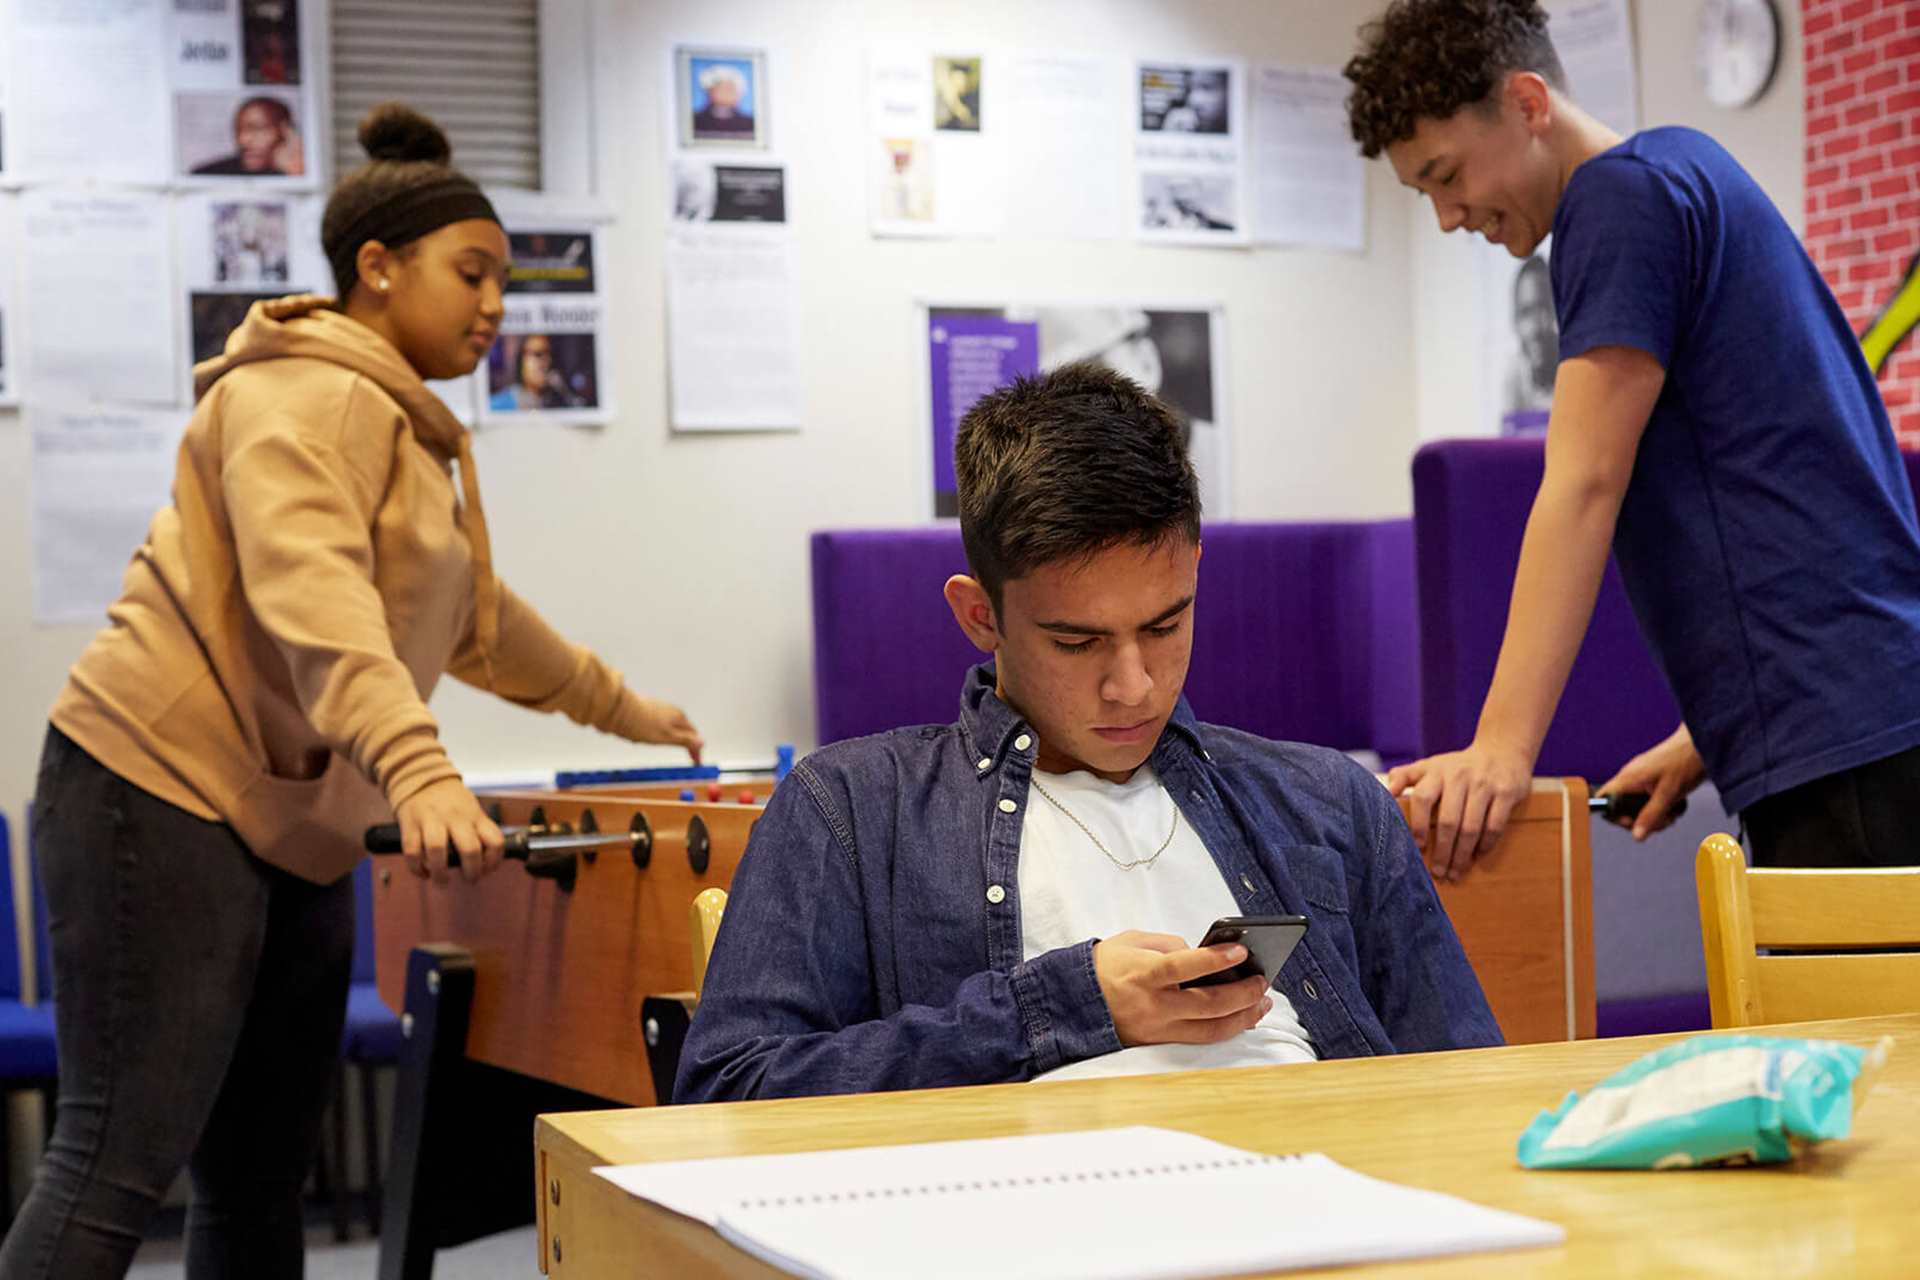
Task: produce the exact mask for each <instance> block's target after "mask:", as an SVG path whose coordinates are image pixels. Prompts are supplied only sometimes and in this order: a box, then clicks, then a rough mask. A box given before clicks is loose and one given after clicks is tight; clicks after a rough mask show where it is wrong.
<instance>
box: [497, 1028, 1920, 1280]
mask: <svg viewBox="0 0 1920 1280" xmlns="http://www.w3.org/2000/svg"><path fill="white" fill-rule="evenodd" d="M1766 1030H1767V1031H1768V1033H1769V1034H1772V1033H1778V1034H1782V1035H1796V1036H1821V1037H1830V1038H1834V1039H1841V1040H1846V1041H1850V1042H1853V1043H1856V1044H1863V1045H1864V1044H1869V1043H1871V1042H1873V1041H1874V1040H1876V1039H1878V1038H1879V1037H1880V1036H1883V1035H1891V1036H1892V1037H1894V1040H1895V1042H1896V1043H1895V1048H1894V1053H1893V1058H1892V1061H1891V1062H1890V1063H1889V1064H1888V1066H1887V1069H1886V1072H1885V1073H1884V1074H1883V1075H1882V1076H1881V1078H1880V1082H1879V1084H1878V1085H1877V1086H1876V1087H1875V1089H1874V1091H1873V1093H1872V1095H1871V1096H1870V1098H1869V1099H1868V1101H1867V1104H1866V1107H1865V1109H1864V1110H1863V1111H1862V1112H1861V1113H1860V1115H1859V1117H1858V1119H1857V1122H1856V1127H1855V1131H1854V1136H1853V1137H1852V1138H1850V1139H1848V1140H1847V1141H1844V1142H1838V1143H1829V1144H1826V1145H1825V1146H1823V1147H1820V1148H1817V1149H1816V1150H1815V1151H1814V1152H1813V1153H1812V1154H1811V1155H1809V1156H1807V1157H1805V1158H1803V1159H1802V1160H1800V1161H1799V1162H1798V1163H1797V1164H1794V1165H1787V1166H1772V1167H1767V1168H1757V1169H1725V1170H1708V1171H1694V1172H1668V1173H1629V1172H1585V1173H1569V1172H1555V1173H1549V1172H1532V1171H1528V1170H1524V1169H1521V1168H1520V1167H1519V1165H1518V1164H1517V1163H1516V1162H1515V1160H1514V1154H1513V1151H1514V1142H1515V1140H1516V1139H1517V1138H1518V1137H1519V1134H1520V1131H1521V1130H1522V1129H1523V1128H1525V1127H1526V1125H1527V1123H1528V1122H1529V1121H1530V1120H1532V1119H1533V1117H1534V1115H1535V1114H1537V1113H1538V1112H1539V1111H1540V1110H1541V1109H1542V1108H1545V1107H1549V1106H1552V1105H1555V1104H1557V1103H1558V1102H1559V1101H1560V1099H1561V1098H1562V1097H1563V1096H1564V1095H1565V1094H1566V1092H1567V1091H1568V1090H1569V1089H1571V1088H1579V1089H1581V1090H1585V1089H1586V1088H1588V1087H1589V1086H1591V1085H1592V1084H1594V1083H1595V1082H1596V1081H1598V1080H1599V1079H1601V1078H1602V1077H1603V1076H1605V1075H1607V1074H1609V1073H1610V1072H1612V1071H1613V1070H1615V1069H1616V1068H1618V1067H1620V1066H1622V1065H1624V1064H1626V1063H1627V1062H1630V1061H1632V1060H1633V1059H1634V1058H1637V1057H1639V1056H1640V1055H1641V1054H1643V1053H1646V1052H1647V1051H1649V1050H1651V1049H1654V1048H1657V1047H1659V1046H1661V1045H1663V1044H1667V1043H1670V1042H1672V1041H1674V1040H1677V1039H1681V1038H1682V1037H1679V1036H1643V1037H1637V1038H1633V1039H1622V1040H1590V1041H1580V1042H1573V1043H1562V1044H1532V1045H1521V1046H1515V1047H1509V1048H1504V1049H1475V1050H1465V1051H1461V1052H1456V1053H1443V1054H1421V1055H1410V1056H1408V1057H1403V1058H1370V1059H1358V1060H1345V1061H1337V1062H1322V1063H1313V1064H1309V1065H1303V1066H1288V1067H1254V1068H1248V1069H1244V1070H1235V1071H1195V1072H1186V1073H1182V1074H1178V1075H1162V1076H1138V1077H1133V1078H1129V1079H1118V1080H1085V1081H1064V1082H1061V1083H1058V1084H1020V1085H996V1086H991V1087H981V1088H973V1089H939V1090H928V1091H924V1092H913V1093H894V1094H867V1095H862V1096H856V1097H846V1098H802V1099H794V1100H789V1101H775V1102H744V1103H725V1104H715V1105H708V1106H699V1107H664V1108H651V1109H643V1110H632V1111H598V1112H578V1113H574V1114H570V1115H549V1116H542V1117H541V1118H540V1120H539V1122H538V1123H537V1125H536V1127H535V1135H534V1136H535V1146H536V1150H537V1161H536V1163H537V1166H538V1169H539V1171H540V1173H539V1179H540V1186H539V1198H540V1253H541V1262H542V1266H543V1268H544V1269H545V1270H546V1271H547V1273H548V1274H549V1275H551V1276H554V1277H556V1280H561V1278H564V1280H579V1278H581V1277H602V1276H606V1277H612V1276H619V1277H622V1278H623V1280H624V1278H625V1277H631V1276H692V1275H726V1276H773V1275H776V1274H778V1273H777V1272H774V1271H772V1270H771V1269H769V1268H767V1267H765V1266H764V1265H763V1264H761V1263H759V1262H757V1261H755V1260H754V1259H752V1258H750V1257H749V1256H748V1255H746V1254H745V1253H742V1252H740V1251H739V1250H737V1249H735V1248H734V1247H733V1246H732V1245H729V1244H727V1243H726V1242H725V1241H723V1240H721V1239H720V1238H719V1236H717V1235H716V1234H714V1232H713V1231H712V1230H711V1229H709V1228H707V1227H705V1226H703V1225H701V1224H699V1223H695V1222H693V1221H692V1220H690V1219H685V1218H680V1217H678V1216H676V1215H674V1214H671V1213H668V1212H666V1211H665V1210H662V1209H658V1208H655V1207H654V1206H653V1205H650V1204H648V1203H647V1202H645V1201H642V1200H638V1199H635V1198H633V1197H630V1196H628V1195H627V1194H626V1193H625V1192H622V1191H620V1190H618V1189H617V1188H615V1187H614V1186H613V1185H612V1184H611V1183H608V1182H607V1181H606V1180H604V1179H602V1178H597V1177H595V1176H593V1175H592V1174H591V1172H590V1170H591V1169H592V1168H593V1167H594V1166H596V1165H602V1164H637V1163H641V1162H645V1161H650V1160H677V1159H691V1158H697V1157H702V1156H731V1155H749V1154H755V1153H771V1152H784V1151H806V1150H818V1149H821V1148H828V1147H851V1146H868V1145H879V1144H884V1143H896V1142H924V1141H938V1140H942V1139H949V1138H974V1137H992V1136H998V1135H1007V1134H1020V1133H1045V1132H1054V1131H1059V1130H1066V1129H1088V1128H1109V1127H1113V1126H1117V1125H1128V1124H1156V1125H1164V1126H1166V1127H1168V1128H1174V1129H1183V1130H1186V1131H1188V1132H1192V1133H1197V1134H1200V1135H1202V1136H1204V1137H1208V1138H1215V1139H1218V1140H1220V1141H1222V1142H1229V1143H1233V1144H1235V1145H1236V1146H1243V1147H1248V1148H1252V1149H1255V1150H1259V1151H1268V1152H1276V1153H1277V1152H1289V1151H1322V1152H1325V1153H1327V1154H1328V1155H1330V1156H1332V1157H1333V1158H1334V1159H1336V1160H1338V1161H1340V1162H1341V1163H1343V1164H1345V1165H1347V1166H1349V1167H1350V1168H1353V1169H1357V1170H1359V1171H1361V1172H1363V1173H1369V1174H1373V1175H1375V1176H1377V1177H1381V1178H1389V1179H1392V1180H1393V1181H1396V1182H1401V1183H1405V1184H1408V1185H1411V1186H1419V1187H1431V1188H1433V1189H1435V1190H1441V1191H1448V1192H1452V1193H1454V1194H1457V1195H1460V1196H1463V1197H1466V1198H1468V1199H1472V1200H1475V1201H1478V1202H1480V1203H1482V1204H1486V1205H1492V1206H1495V1207H1498V1208H1502V1209H1510V1210H1513V1211H1515V1212H1517V1213H1524V1214H1529V1215H1531V1216H1534V1217H1539V1218H1545V1219H1548V1220H1550V1221H1553V1222H1558V1223H1560V1224H1561V1225H1562V1226H1564V1227H1565V1228H1566V1229H1567V1243H1566V1244H1565V1245H1564V1246H1563V1247H1560V1248H1557V1249H1546V1250H1531V1251H1527V1252H1523V1253H1514V1254H1479V1255H1475V1256H1472V1257H1466V1258H1456V1259H1452V1260H1445V1261H1427V1262H1416V1263H1411V1264H1407V1263H1400V1264H1393V1265H1390V1266H1384V1265H1383V1266H1375V1267H1359V1268H1343V1269H1341V1270H1340V1271H1339V1272H1338V1273H1337V1274H1339V1275H1342V1276H1359V1275H1367V1274H1379V1275H1393V1276H1402V1277H1404V1276H1414V1275H1418V1276H1422V1277H1425V1276H1442V1277H1446V1276H1461V1277H1464V1276H1474V1277H1479V1276H1522V1275H1524V1276H1608V1277H1612V1276H1619V1275H1633V1274H1638V1275H1659V1276H1708V1275H1719V1276H1730V1277H1739V1278H1740V1280H1755V1278H1756V1277H1775V1276H1828V1275H1847V1276H1912V1275H1915V1274H1920V1213H1917V1212H1916V1209H1917V1208H1920V1013H1914V1014H1902V1015H1899V1016H1896V1017H1882V1018H1856V1019H1848V1020H1844V1021H1832V1022H1808V1023H1797V1024H1793V1025H1791V1026H1786V1027H1779V1028H1769V1029H1766ZM1168 1229H1169V1230H1178V1229H1180V1224H1175V1223H1170V1224H1169V1228H1168Z"/></svg>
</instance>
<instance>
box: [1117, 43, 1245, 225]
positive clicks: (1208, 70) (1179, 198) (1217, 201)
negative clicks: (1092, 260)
mask: <svg viewBox="0 0 1920 1280" xmlns="http://www.w3.org/2000/svg"><path fill="white" fill-rule="evenodd" d="M1245 81H1246V75H1245V67H1244V66H1243V65H1242V64H1240V63H1239V62H1236V61H1232V60H1230V59H1204V60H1175V59H1155V60H1143V61H1141V62H1139V63H1137V64H1136V65H1135V68H1134V94H1135V97H1134V108H1135V120H1134V123H1135V129H1134V148H1133V152H1134V168H1135V173H1136V176H1137V183H1138V186H1137V193H1136V199H1137V209H1138V216H1137V217H1136V219H1135V222H1134V229H1135V233H1136V234H1137V235H1138V237H1139V238H1140V239H1141V240H1143V241H1147V242H1151V243H1159V244H1191V245H1242V244H1247V243H1249V241H1250V236H1249V235H1248V231H1247V220H1246V215H1245V212H1244V209H1243V207H1242V200H1243V197H1244V189H1245V182H1244V181H1243V178H1244V175H1245V164H1244V159H1243V155H1244V148H1243V145H1242V141H1243V134H1244V132H1245V131H1244V129H1243V128H1242V126H1241V121H1242V120H1243V118H1244V112H1243V106H1244V103H1243V100H1242V94H1243V87H1244V84H1245Z"/></svg>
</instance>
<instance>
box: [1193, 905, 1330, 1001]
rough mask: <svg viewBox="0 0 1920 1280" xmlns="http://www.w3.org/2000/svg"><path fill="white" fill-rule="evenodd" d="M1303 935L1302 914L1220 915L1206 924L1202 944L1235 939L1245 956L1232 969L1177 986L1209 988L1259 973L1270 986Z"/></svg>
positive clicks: (1304, 926)
mask: <svg viewBox="0 0 1920 1280" xmlns="http://www.w3.org/2000/svg"><path fill="white" fill-rule="evenodd" d="M1306 936H1307V918H1306V917H1305V916H1222V917H1220V918H1219V919H1218V920H1215V921H1214V922H1213V923H1212V924H1211V925H1208V926H1207V936H1206V937H1204V938H1202V939H1200V945H1201V947H1203V948H1205V947H1213V946H1219V945H1220V944H1222V943H1226V942H1237V943H1239V944H1240V945H1241V946H1243V947H1245V948H1246V949H1247V958H1246V959H1244V960H1242V961H1241V962H1240V963H1239V964H1237V965H1234V966H1233V967H1232V968H1231V969H1221V970H1219V971H1217V972H1215V973H1208V974H1203V975H1201V976H1200V977H1198V978H1193V979H1190V980H1188V981H1186V982H1183V983H1181V984H1180V985H1181V986H1182V987H1211V986H1216V985H1218V984H1220V983H1223V982H1238V981H1239V980H1240V979H1242V978H1250V977H1253V976H1254V975H1256V974H1259V975H1262V976H1264V977H1265V978H1266V980H1267V985H1268V986H1269V987H1271V986H1272V985H1273V980H1274V979H1275V978H1277V977H1279V976H1280V969H1281V966H1283V965H1285V964H1286V962H1287V957H1288V956H1290V955H1292V954H1293V949H1294V948H1295V947H1297V946H1299V945H1300V939H1302V938H1304V937H1306Z"/></svg>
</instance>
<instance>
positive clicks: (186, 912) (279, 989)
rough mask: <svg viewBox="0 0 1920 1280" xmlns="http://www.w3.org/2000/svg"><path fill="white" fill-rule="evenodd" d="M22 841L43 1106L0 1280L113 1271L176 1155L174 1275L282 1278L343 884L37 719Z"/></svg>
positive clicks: (337, 990)
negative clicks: (55, 1084)
mask: <svg viewBox="0 0 1920 1280" xmlns="http://www.w3.org/2000/svg"><path fill="white" fill-rule="evenodd" d="M33 819H34V825H33V842H34V848H35V850H36V855H37V858H38V863H39V871H40V875H41V877H42V879H43V882H44V884H45V887H46V896H47V912H48V919H49V922H50V925H51V931H52V940H53V978H54V998H55V1000H56V1005H55V1019H56V1022H57V1025H58V1034H59V1045H60V1101H59V1107H58V1111H57V1118H56V1120H55V1123H54V1126H53V1135H52V1139H51V1141H50V1142H49V1144H48V1147H47V1153H46V1155H45V1157H44V1158H43V1159H42V1160H41V1163H40V1169H39V1172H38V1174H37V1176H36V1177H35V1179H34V1183H33V1189H32V1191H31V1193H30V1194H29V1195H28V1197H27V1201H26V1203H25V1205H24V1206H23V1207H22V1208H21V1211H20V1216H19V1217H18V1218H17V1219H16V1220H15V1221H14V1224H13V1228H12V1229H11V1230H10V1231H9V1232H8V1233H7V1238H6V1243H5V1245H4V1246H0V1280H41V1278H42V1277H48V1278H53V1277H57V1278H58V1280H94V1278H95V1277H119V1276H122V1275H124V1274H125V1272H126V1269H127V1266H128V1263H129V1261H130V1260H131V1258H132V1257H133V1253H134V1250H135V1249H136V1248H137V1247H138V1246H139V1244H140V1238H141V1235H142V1233H143V1232H144V1230H145V1228H146V1224H147V1221H148V1218H149V1217H150V1216H151V1215H152V1213H153V1210H154V1207H155V1206H156V1205H157V1204H158V1203H159V1200H160V1198H161V1196H163V1195H164V1194H165V1193H166V1191H167V1188H168V1187H169V1185H171V1183H172V1182H173V1179H174V1178H175V1176H176V1175H177V1174H178V1173H179V1171H180V1168H181V1167H182V1166H183V1165H186V1166H188V1167H189V1168H190V1170H191V1173H192V1179H193V1199H192V1204H191V1206H190V1207H189V1209H188V1211H187V1275H188V1276H189V1277H191V1278H192V1280H213V1278H214V1277H222V1278H225V1277H262V1278H265V1280H277V1278H278V1277H297V1276H299V1275H300V1274H301V1272H302V1268H303V1262H302V1241H301V1236H302V1232H301V1211H300V1208H301V1206H300V1192H301V1186H302V1184H303V1183H304V1182H305V1179H306V1175H307V1173H308V1171H309V1170H310V1169H311V1168H312V1167H313V1160H314V1151H315V1148H316V1146H317V1144H318V1141H319V1132H320V1117H321V1114H322V1112H323V1111H324V1109H325V1104H326V1098H327V1094H328V1085H329V1083H330V1081H331V1077H332V1073H333V1071H334V1070H335V1069H336V1068H335V1063H336V1060H337V1058H338V1057H339V1046H340V1026H341V1022H342V1020H343V1019H344V1017H345V1013H346V997H347V981H348V977H349V975H350V972H351V968H352V960H353V881H352V877H346V878H343V879H342V880H341V881H340V882H339V883H337V884H333V885H329V886H326V887H324V888H323V887H320V886H317V885H313V884H309V883H308V882H306V881H304V880H301V879H299V878H298V877H296V876H291V875H288V874H287V873H285V872H283V871H279V870H277V869H275V868H273V867H270V866H268V865H267V864H266V863H264V862H261V861H260V860H259V859H258V858H255V857H254V856H253V855H252V854H251V853H250V852H248V850H247V848H246V846H245V845H243V844H242V843H241V842H240V840H239V838H238V837H237V836H235V835H234V833H233V831H232V829H231V828H229V827H227V826H225V825H223V824H220V823H216V822H206V821H203V820H201V819H199V818H196V817H194V816H193V815H192V814H189V813H187V812H185V811H183V810H181V809H179V808H176V807H175V806H173V805H170V804H167V803H166V802H164V801H162V800H159V799H156V798H155V797H153V796H151V795H148V794H147V793H146V792H144V791H141V790H140V789H139V788H137V787H135V786H133V785H132V784H131V783H129V782H127V781H125V780H124V779H122V778H121V777H119V776H118V775H117V774H114V773H112V772H110V771H109V770H107V769H106V768H105V767H103V766H102V765H100V764H99V763H98V762H97V761H95V760H94V759H93V758H92V757H91V756H89V755H87V753H86V752H84V751H82V750H81V749H80V748H79V747H78V746H76V745H75V744H74V743H73V742H72V741H71V740H69V739H68V738H67V737H66V736H65V735H64V734H62V733H60V732H59V731H58V730H49V732H48V735H47V745H46V751H45V754H44V755H43V756H42V758H41V764H40V777H39V783H38V787H37V794H36V796H35V799H34V812H33Z"/></svg>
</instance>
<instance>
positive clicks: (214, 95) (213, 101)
mask: <svg viewBox="0 0 1920 1280" xmlns="http://www.w3.org/2000/svg"><path fill="white" fill-rule="evenodd" d="M300 17H301V5H300V3H299V0H176V3H175V4H174V6H173V14H172V39H171V41H170V42H169V45H168V49H169V51H170V54H171V67H170V72H171V80H172V90H173V103H172V107H173V112H172V115H173V138H174V157H173V174H174V176H175V178H176V179H179V180H182V181H192V182H198V181H199V180H201V179H209V180H219V179H231V180H234V181H233V182H232V183H231V184H230V185H242V184H244V185H248V186H262V185H264V186H283V187H285V186H301V187H305V186H312V185H314V180H315V177H316V174H315V172H314V162H315V155H316V154H317V153H316V151H315V148H314V138H315V135H316V128H317V123H318V122H317V120H316V116H315V110H314V102H315V99H314V96H313V93H312V86H311V84H310V83H308V81H309V80H310V77H309V76H307V75H306V74H305V69H304V67H303V58H302V51H303V44H304V40H303V31H302V27H301V22H300Z"/></svg>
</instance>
